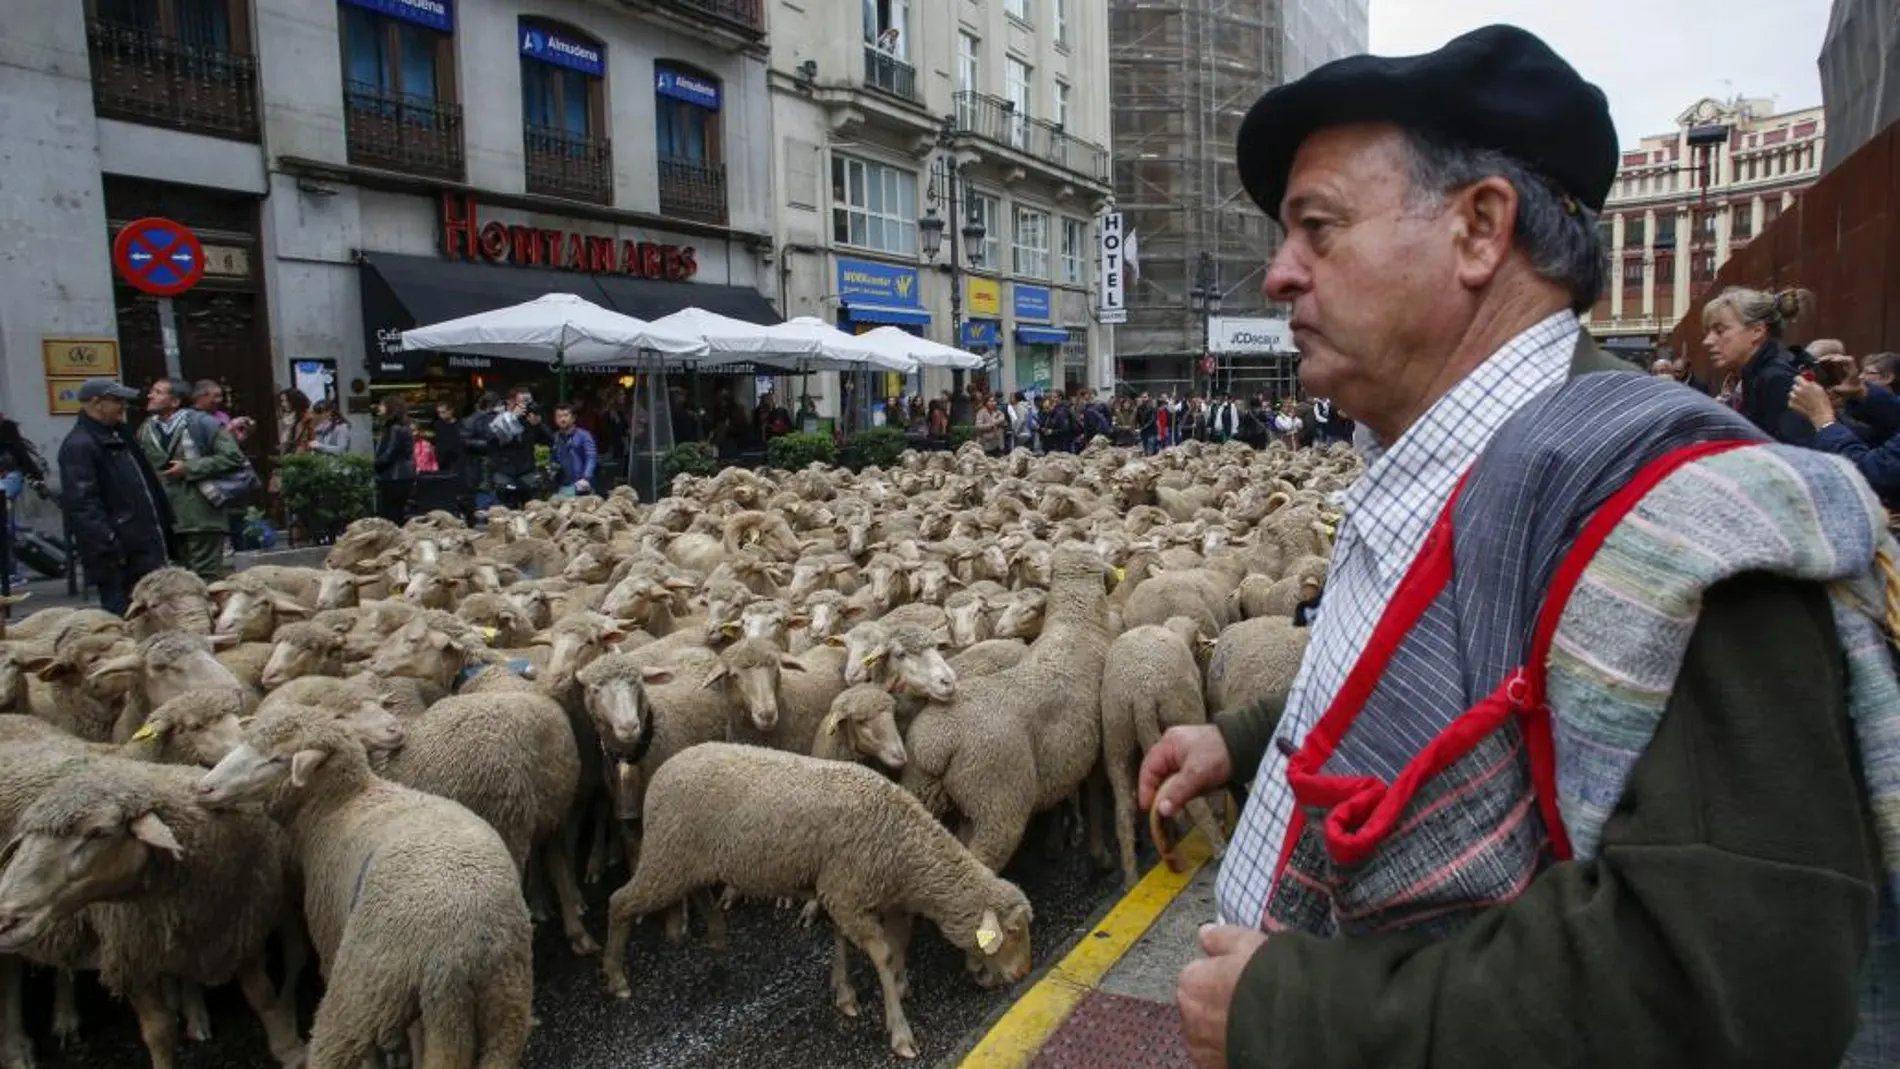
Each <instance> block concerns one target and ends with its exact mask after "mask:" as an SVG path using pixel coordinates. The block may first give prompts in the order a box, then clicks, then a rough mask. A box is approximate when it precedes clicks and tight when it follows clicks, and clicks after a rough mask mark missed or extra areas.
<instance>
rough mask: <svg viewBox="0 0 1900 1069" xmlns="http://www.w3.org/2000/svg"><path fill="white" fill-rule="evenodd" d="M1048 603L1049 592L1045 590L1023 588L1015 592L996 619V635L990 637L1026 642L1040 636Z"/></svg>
mask: <svg viewBox="0 0 1900 1069" xmlns="http://www.w3.org/2000/svg"><path fill="white" fill-rule="evenodd" d="M1048 603H1049V592H1048V591H1046V590H1039V589H1037V588H1035V587H1025V588H1024V589H1022V590H1018V591H1016V593H1015V595H1014V597H1012V598H1011V599H1010V603H1009V605H1008V607H1006V608H1005V609H1004V610H1003V612H1002V614H1001V615H999V616H998V617H997V618H996V633H995V634H994V635H992V636H991V637H992V638H1020V639H1023V640H1024V641H1028V640H1030V639H1033V638H1035V637H1036V636H1037V635H1040V634H1042V617H1043V610H1044V609H1045V608H1046V607H1047V606H1048Z"/></svg>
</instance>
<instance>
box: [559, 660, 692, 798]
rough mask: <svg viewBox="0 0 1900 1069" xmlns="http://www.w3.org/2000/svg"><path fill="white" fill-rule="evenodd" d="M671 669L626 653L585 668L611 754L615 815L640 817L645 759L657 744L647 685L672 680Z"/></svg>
mask: <svg viewBox="0 0 1900 1069" xmlns="http://www.w3.org/2000/svg"><path fill="white" fill-rule="evenodd" d="M672 680H673V669H671V668H643V667H641V666H640V665H639V664H636V663H634V662H633V661H632V660H631V659H629V658H627V657H626V656H625V655H624V654H615V655H613V656H609V657H602V658H601V659H600V660H598V661H595V662H594V663H593V664H590V665H588V666H587V667H586V668H584V669H582V670H581V674H580V682H581V688H582V692H583V694H584V695H585V702H586V705H587V715H588V716H589V717H590V718H591V719H592V720H593V721H594V729H595V730H596V731H597V732H599V733H600V745H601V749H602V750H603V751H604V752H605V753H606V755H607V756H608V757H609V758H611V763H610V767H609V769H608V772H607V778H608V784H607V785H608V789H609V791H610V792H611V793H612V795H613V799H614V815H615V816H616V817H619V818H620V819H622V820H633V819H636V818H637V817H639V815H640V807H639V800H638V797H639V796H638V787H639V779H640V771H639V767H638V766H639V762H640V759H641V758H643V757H645V756H646V752H647V748H648V747H649V746H651V745H652V744H653V710H652V706H651V704H650V703H649V702H648V699H647V691H646V688H647V685H648V684H649V683H651V684H654V685H656V686H657V685H659V684H663V683H670V682H672Z"/></svg>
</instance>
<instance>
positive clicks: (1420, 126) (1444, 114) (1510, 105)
mask: <svg viewBox="0 0 1900 1069" xmlns="http://www.w3.org/2000/svg"><path fill="white" fill-rule="evenodd" d="M1361 122H1386V123H1394V124H1396V125H1398V126H1401V127H1405V128H1407V129H1412V130H1418V131H1421V132H1424V133H1428V134H1435V135H1437V136H1440V137H1443V138H1445V139H1447V140H1450V141H1453V142H1457V143H1462V144H1465V145H1469V146H1472V147H1474V148H1484V149H1494V150H1496V151H1498V152H1502V153H1504V154H1505V155H1506V156H1509V157H1511V158H1512V159H1514V160H1517V161H1519V162H1521V163H1523V164H1525V165H1527V166H1529V167H1530V168H1531V169H1532V170H1535V171H1537V172H1538V173H1540V174H1542V175H1543V176H1544V177H1545V178H1546V179H1548V180H1550V181H1551V182H1552V183H1554V184H1555V185H1556V186H1557V187H1558V188H1559V189H1561V190H1562V191H1563V192H1566V193H1568V194H1570V195H1571V196H1573V197H1575V198H1576V199H1577V200H1578V201H1580V202H1581V203H1583V204H1585V205H1587V206H1588V207H1589V208H1590V210H1591V211H1596V212H1600V211H1602V210H1603V201H1604V199H1605V198H1607V197H1608V196H1609V195H1610V185H1611V183H1613V182H1614V181H1615V180H1616V167H1617V154H1618V149H1617V143H1616V126H1615V124H1614V123H1612V122H1611V121H1610V105H1609V101H1608V100H1607V99H1606V98H1605V97H1604V95H1603V91H1602V90H1601V89H1598V88H1597V87H1596V86H1594V85H1591V84H1590V83H1589V82H1586V81H1584V80H1583V76H1582V75H1580V74H1578V73H1577V71H1576V68H1574V67H1572V66H1571V65H1570V64H1568V63H1566V62H1564V60H1563V57H1561V56H1559V55H1558V54H1557V53H1555V52H1553V51H1551V49H1550V46H1549V45H1547V44H1545V43H1544V42H1543V41H1542V40H1541V39H1540V38H1538V37H1537V36H1536V35H1534V34H1531V33H1529V32H1527V31H1525V30H1521V29H1519V28H1517V27H1516V26H1486V27H1483V28H1482V29H1477V30H1473V31H1471V32H1470V33H1467V34H1465V35H1464V36H1462V37H1458V38H1454V39H1453V40H1452V41H1450V42H1449V43H1447V44H1446V45H1445V47H1443V48H1441V49H1439V50H1438V51H1436V52H1427V53H1425V54H1424V55H1419V56H1394V57H1386V56H1365V55H1362V56H1348V57H1346V58H1345V59H1338V60H1334V61H1333V62H1331V63H1328V64H1326V65H1324V66H1321V67H1317V68H1315V69H1314V70H1313V71H1312V72H1310V73H1308V74H1307V75H1306V76H1305V77H1304V78H1301V79H1299V80H1298V81H1295V82H1290V83H1288V84H1286V85H1283V86H1280V87H1278V88H1276V89H1270V90H1268V91H1267V92H1266V93H1265V94H1264V95H1262V96H1261V98H1260V99H1259V100H1257V101H1255V102H1254V106H1253V108H1252V109H1251V110H1250V111H1248V112H1247V118H1246V120H1245V121H1244V122H1242V123H1241V124H1240V137H1239V143H1238V145H1237V149H1236V156H1235V158H1236V160H1237V162H1238V164H1239V166H1240V181H1241V184H1242V185H1244V186H1246V187H1247V194H1248V195H1249V196H1251V197H1252V198H1253V201H1254V203H1255V204H1258V205H1260V208H1261V210H1262V211H1264V212H1266V213H1267V215H1269V216H1271V217H1272V218H1273V219H1274V220H1276V221H1278V220H1279V218H1280V202H1281V200H1283V199H1284V198H1285V196H1286V183H1287V175H1288V173H1289V172H1290V171H1291V170H1292V169H1293V157H1294V155H1295V154H1296V153H1297V152H1298V151H1299V149H1300V145H1301V144H1303V143H1304V142H1305V141H1306V139H1307V138H1308V137H1310V136H1312V135H1313V134H1314V133H1316V132H1318V131H1320V130H1323V129H1326V128H1328V127H1332V126H1341V125H1345V124H1347V123H1361Z"/></svg>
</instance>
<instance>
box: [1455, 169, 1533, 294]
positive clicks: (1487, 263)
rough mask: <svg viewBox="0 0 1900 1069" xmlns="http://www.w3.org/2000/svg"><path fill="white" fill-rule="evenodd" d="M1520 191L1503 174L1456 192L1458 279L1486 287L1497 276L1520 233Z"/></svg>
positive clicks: (1478, 286) (1464, 283) (1470, 287)
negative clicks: (1518, 227)
mask: <svg viewBox="0 0 1900 1069" xmlns="http://www.w3.org/2000/svg"><path fill="white" fill-rule="evenodd" d="M1518 200H1519V197H1518V192H1517V189H1516V187H1514V186H1512V185H1511V183H1510V180H1508V179H1506V178H1504V177H1503V176H1502V175H1492V176H1490V177H1488V178H1484V179H1481V180H1479V181H1477V182H1475V183H1473V184H1471V185H1470V186H1467V187H1466V188H1464V189H1462V190H1459V191H1458V192H1457V193H1456V194H1454V195H1453V202H1452V204H1451V205H1450V206H1449V207H1448V210H1452V211H1455V212H1456V213H1457V216H1456V223H1457V226H1458V281H1459V282H1460V283H1462V284H1463V285H1464V286H1465V288H1466V289H1472V290H1477V289H1483V288H1484V287H1486V286H1489V285H1490V284H1491V282H1492V281H1493V280H1494V279H1495V278H1496V277H1497V273H1498V270H1499V269H1500V268H1502V267H1503V266H1504V261H1505V258H1506V257H1508V256H1509V255H1510V254H1511V246H1512V244H1513V243H1514V242H1515V240H1516V236H1517V205H1518Z"/></svg>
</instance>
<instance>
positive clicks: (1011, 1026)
mask: <svg viewBox="0 0 1900 1069" xmlns="http://www.w3.org/2000/svg"><path fill="white" fill-rule="evenodd" d="M1177 849H1178V852H1179V853H1180V855H1181V857H1182V860H1184V861H1185V862H1186V863H1187V864H1186V866H1185V869H1184V871H1181V872H1170V871H1168V867H1167V866H1166V865H1156V866H1155V867H1154V868H1153V869H1151V870H1149V872H1148V875H1146V876H1143V877H1142V878H1141V880H1140V881H1139V882H1137V883H1136V884H1135V889H1134V890H1132V891H1130V892H1128V893H1127V894H1126V895H1124V896H1122V899H1121V901H1119V902H1117V903H1115V907H1114V908H1113V909H1111V910H1109V911H1108V916H1106V917H1103V918H1102V923H1100V924H1098V925H1096V926H1095V927H1094V928H1093V929H1091V930H1090V931H1089V933H1088V934H1087V935H1084V936H1083V937H1082V941H1081V942H1079V943H1077V944H1076V945H1075V948H1074V949H1073V950H1070V951H1069V953H1068V954H1067V955H1066V956H1065V957H1063V959H1062V960H1061V961H1059V962H1057V963H1056V964H1055V967H1054V968H1051V969H1050V970H1049V971H1048V972H1046V973H1044V974H1043V977H1042V979H1040V980H1038V981H1036V983H1035V984H1034V985H1033V986H1031V987H1030V989H1029V990H1028V991H1027V992H1025V993H1024V995H1023V997H1022V998H1019V999H1017V1000H1016V1004H1015V1005H1013V1006H1011V1007H1010V1008H1009V1012H1007V1013H1005V1014H1003V1017H1002V1019H1001V1020H999V1021H997V1022H996V1024H995V1026H994V1027H992V1028H991V1029H990V1030H989V1033H988V1034H987V1035H985V1036H984V1037H983V1039H982V1041H981V1042H979V1043H978V1044H977V1045H976V1047H975V1049H973V1050H971V1051H970V1053H969V1054H968V1055H966V1056H965V1057H964V1059H963V1061H961V1062H959V1063H958V1069H1024V1067H1025V1066H1027V1065H1028V1064H1029V1063H1030V1062H1031V1061H1032V1060H1034V1059H1035V1057H1036V1052H1037V1051H1040V1050H1041V1049H1042V1045H1043V1044H1044V1043H1047V1042H1048V1041H1049V1037H1050V1036H1053V1035H1055V1033H1056V1029H1058V1028H1060V1027H1062V1022H1063V1021H1066V1020H1068V1018H1069V1014H1071V1013H1073V1012H1075V1008H1076V1007H1077V1006H1079V1005H1081V1004H1082V1000H1083V999H1085V998H1087V997H1088V996H1089V994H1090V992H1092V991H1094V990H1095V988H1096V985H1098V984H1100V983H1101V982H1102V977H1104V976H1107V975H1108V971H1109V970H1110V969H1112V968H1114V967H1115V963H1116V962H1119V961H1120V960H1122V958H1123V957H1125V956H1126V955H1127V954H1128V952H1129V951H1130V950H1131V949H1133V948H1134V945H1135V943H1136V942H1138V941H1139V940H1140V939H1141V937H1142V936H1144V935H1146V934H1147V933H1148V929H1149V928H1150V927H1152V926H1153V925H1154V922H1155V919H1156V918H1158V917H1160V916H1161V913H1162V911H1163V910H1166V909H1167V908H1168V906H1169V904H1170V903H1172V902H1173V901H1174V900H1175V899H1176V898H1177V897H1179V896H1180V894H1181V892H1182V891H1183V890H1185V889H1186V888H1187V885H1188V883H1189V882H1190V881H1192V880H1193V879H1194V876H1195V874H1196V873H1198V872H1200V871H1201V866H1202V865H1204V864H1206V863H1207V859H1208V858H1209V857H1210V856H1212V854H1213V851H1211V850H1210V849H1208V844H1207V840H1206V839H1205V838H1204V837H1202V835H1201V833H1200V832H1199V831H1198V830H1197V831H1195V832H1194V833H1193V834H1191V835H1189V836H1188V837H1187V838H1186V839H1184V840H1182V842H1181V844H1180V846H1179V847H1178V848H1177Z"/></svg>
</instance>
